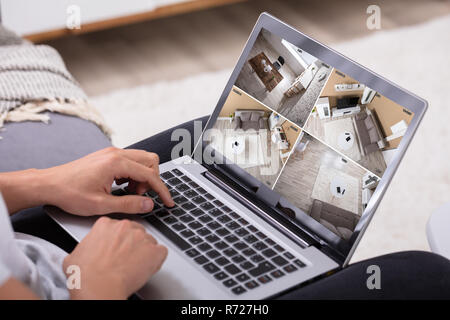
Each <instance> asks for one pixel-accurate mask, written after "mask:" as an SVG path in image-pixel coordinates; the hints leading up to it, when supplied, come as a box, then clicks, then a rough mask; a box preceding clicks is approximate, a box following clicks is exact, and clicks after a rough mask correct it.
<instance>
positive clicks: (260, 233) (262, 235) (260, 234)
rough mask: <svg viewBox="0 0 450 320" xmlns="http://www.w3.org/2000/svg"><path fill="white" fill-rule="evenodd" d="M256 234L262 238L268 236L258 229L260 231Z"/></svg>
mask: <svg viewBox="0 0 450 320" xmlns="http://www.w3.org/2000/svg"><path fill="white" fill-rule="evenodd" d="M256 236H257V237H258V238H260V239H265V238H267V236H266V235H265V234H264V233H262V232H261V231H258V232H257V233H256Z"/></svg>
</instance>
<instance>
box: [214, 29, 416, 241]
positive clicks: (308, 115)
mask: <svg viewBox="0 0 450 320" xmlns="http://www.w3.org/2000/svg"><path fill="white" fill-rule="evenodd" d="M412 117H413V114H412V112H410V111H409V110H407V109H405V108H403V107H402V106H400V105H398V104H396V103H395V102H393V101H391V100H389V99H388V98H386V97H384V96H382V95H381V94H379V93H378V92H376V91H375V90H373V89H371V88H369V87H366V86H365V85H364V84H362V83H359V82H358V81H356V80H355V79H353V78H351V77H349V76H347V75H345V74H344V73H342V72H340V71H339V70H337V69H335V68H333V67H332V66H328V65H327V64H325V63H323V62H322V61H320V60H319V59H317V58H315V57H314V56H312V55H310V54H309V53H307V52H306V51H304V50H302V49H301V48H297V47H296V46H294V45H292V44H290V43H289V42H287V41H285V40H283V39H280V38H279V37H277V36H276V35H273V34H271V33H269V32H267V31H266V30H264V29H263V30H262V31H261V33H260V34H259V36H258V37H257V39H256V41H255V43H254V46H253V48H252V49H251V51H250V53H249V56H248V57H247V59H246V61H245V63H244V65H243V67H242V70H241V71H240V73H239V76H238V78H237V80H236V83H235V85H234V86H233V88H232V89H231V91H230V93H229V95H228V98H227V99H226V102H225V104H224V106H223V108H222V110H221V112H220V114H219V117H218V119H217V121H216V123H215V125H214V126H213V130H212V132H213V134H212V135H211V138H210V140H209V141H210V146H212V147H213V148H214V149H215V150H217V151H219V152H220V153H221V154H222V155H224V156H225V158H227V159H228V160H230V161H231V162H233V163H235V164H237V165H239V166H240V167H241V168H242V169H244V170H245V171H246V172H247V173H249V174H250V175H252V176H253V177H255V178H256V179H258V180H259V181H261V182H262V183H264V184H265V185H267V186H268V187H270V188H272V189H273V190H274V191H276V192H277V193H278V194H279V195H280V196H281V198H280V200H279V203H278V205H277V207H278V208H280V209H282V210H283V212H285V213H286V214H287V215H288V216H289V217H291V218H294V219H295V218H297V219H301V218H305V216H309V217H310V218H312V219H314V220H315V221H317V222H318V223H320V224H321V225H322V226H324V227H325V228H327V229H328V230H329V231H331V232H332V233H333V234H335V235H336V236H338V237H339V238H341V239H344V240H349V239H350V237H351V236H352V234H353V231H354V230H355V227H356V225H357V223H358V221H359V220H360V218H361V216H362V215H363V214H364V210H365V209H366V207H367V204H368V203H369V200H370V198H371V197H372V195H373V193H374V191H375V188H376V187H377V185H378V182H379V180H380V178H381V177H382V175H383V173H384V172H385V170H386V168H387V166H388V165H389V163H390V161H391V160H392V159H393V157H394V155H395V151H396V149H397V148H398V146H399V144H400V141H401V139H402V137H403V135H404V134H405V133H406V130H407V128H408V125H409V124H410V122H411V120H412Z"/></svg>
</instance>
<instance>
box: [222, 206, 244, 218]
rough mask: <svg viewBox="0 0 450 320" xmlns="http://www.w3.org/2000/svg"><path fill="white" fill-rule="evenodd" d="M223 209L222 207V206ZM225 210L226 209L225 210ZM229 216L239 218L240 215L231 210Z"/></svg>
mask: <svg viewBox="0 0 450 320" xmlns="http://www.w3.org/2000/svg"><path fill="white" fill-rule="evenodd" d="M222 209H223V208H222ZM225 212H226V211H225ZM230 216H231V217H232V218H233V219H239V218H240V217H241V216H240V215H238V214H237V213H236V212H234V211H232V212H231V213H230Z"/></svg>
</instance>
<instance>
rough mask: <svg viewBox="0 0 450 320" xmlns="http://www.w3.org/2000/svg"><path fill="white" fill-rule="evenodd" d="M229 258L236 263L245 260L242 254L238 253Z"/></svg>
mask: <svg viewBox="0 0 450 320" xmlns="http://www.w3.org/2000/svg"><path fill="white" fill-rule="evenodd" d="M231 260H233V262H236V263H241V262H244V261H245V258H244V257H243V256H241V255H240V254H238V255H237V256H234V257H233V258H231Z"/></svg>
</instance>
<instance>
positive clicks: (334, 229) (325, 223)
mask: <svg viewBox="0 0 450 320" xmlns="http://www.w3.org/2000/svg"><path fill="white" fill-rule="evenodd" d="M319 222H320V223H321V224H322V225H323V226H324V227H325V228H327V229H328V230H330V231H331V232H333V233H334V234H336V235H338V236H340V233H339V231H338V230H337V229H336V227H335V226H333V225H332V224H331V223H329V222H328V221H327V220H324V219H320V221H319Z"/></svg>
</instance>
